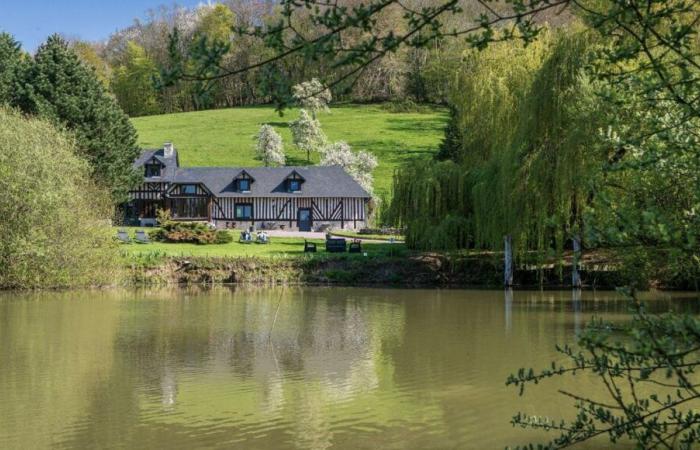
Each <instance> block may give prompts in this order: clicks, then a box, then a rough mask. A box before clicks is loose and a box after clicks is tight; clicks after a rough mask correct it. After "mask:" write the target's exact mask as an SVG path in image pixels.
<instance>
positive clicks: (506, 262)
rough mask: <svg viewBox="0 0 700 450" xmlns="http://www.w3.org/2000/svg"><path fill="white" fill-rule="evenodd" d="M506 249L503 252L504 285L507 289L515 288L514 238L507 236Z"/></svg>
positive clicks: (504, 239)
mask: <svg viewBox="0 0 700 450" xmlns="http://www.w3.org/2000/svg"><path fill="white" fill-rule="evenodd" d="M503 243H504V244H505V249H504V252H503V284H504V285H505V287H511V286H513V238H512V236H511V235H507V236H505V237H504V238H503Z"/></svg>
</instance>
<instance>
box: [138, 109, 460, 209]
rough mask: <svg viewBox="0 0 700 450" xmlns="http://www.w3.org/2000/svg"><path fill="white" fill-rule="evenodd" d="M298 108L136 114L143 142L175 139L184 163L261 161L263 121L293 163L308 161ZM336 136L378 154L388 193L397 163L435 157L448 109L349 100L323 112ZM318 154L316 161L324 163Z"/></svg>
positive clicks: (380, 185) (379, 175) (379, 185)
mask: <svg viewBox="0 0 700 450" xmlns="http://www.w3.org/2000/svg"><path fill="white" fill-rule="evenodd" d="M297 114H298V112H297V111H296V110H290V111H287V112H286V113H285V114H284V116H283V117H280V116H279V114H277V113H276V112H275V111H274V109H273V108H272V107H249V108H232V109H218V110H211V111H197V112H190V113H180V114H164V115H159V116H149V117H138V118H134V119H132V120H133V123H134V125H135V126H136V128H137V129H138V132H139V141H140V144H141V145H142V146H143V147H145V148H154V147H160V146H161V145H162V144H163V142H167V141H172V142H173V143H174V144H175V148H177V150H178V152H179V154H180V164H181V165H184V166H259V165H261V163H260V161H258V160H256V159H255V154H254V145H255V140H254V136H255V134H256V133H257V131H258V129H259V128H260V125H262V124H264V123H267V124H270V125H272V126H274V127H275V128H276V129H277V131H278V132H279V133H280V134H281V135H282V139H283V140H284V144H285V150H286V152H287V164H288V165H304V164H306V154H305V153H302V152H301V151H299V150H298V149H296V148H295V147H294V145H293V144H292V137H291V133H290V131H289V129H288V126H287V123H288V122H289V121H291V120H294V119H295V118H296V117H297ZM318 119H319V120H320V122H321V125H322V127H323V130H324V131H325V133H326V134H327V135H328V138H329V139H330V140H331V141H340V140H344V141H347V142H348V143H349V144H350V145H352V147H353V149H354V150H368V151H370V152H372V153H374V154H375V156H377V158H378V159H379V166H378V167H377V169H376V171H375V172H374V175H375V190H376V191H377V193H378V194H380V195H381V194H385V193H387V192H388V191H389V189H390V187H391V178H392V175H393V171H394V168H395V167H396V166H397V165H399V164H401V163H402V162H404V161H406V160H408V159H410V158H416V157H429V156H430V155H431V154H432V153H434V152H435V151H436V149H437V146H438V144H439V142H440V139H441V138H442V130H443V127H444V124H445V121H446V119H447V115H446V113H445V111H444V110H440V109H435V110H432V111H431V112H427V113H392V112H388V111H386V110H385V109H383V108H382V107H381V106H377V105H369V106H368V105H346V106H339V107H334V108H332V110H331V112H330V113H321V114H319V117H318ZM318 159H319V158H318V155H313V156H312V162H318Z"/></svg>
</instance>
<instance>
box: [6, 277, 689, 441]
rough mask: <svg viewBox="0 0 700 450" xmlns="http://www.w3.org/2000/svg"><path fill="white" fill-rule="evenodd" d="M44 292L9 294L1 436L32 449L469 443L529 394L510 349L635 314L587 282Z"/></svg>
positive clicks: (536, 348)
mask: <svg viewBox="0 0 700 450" xmlns="http://www.w3.org/2000/svg"><path fill="white" fill-rule="evenodd" d="M280 295H282V297H281V298H282V300H281V304H279V312H278V317H277V321H276V324H275V327H274V329H272V330H271V329H270V327H271V324H272V321H273V318H274V315H275V311H276V310H277V306H278V299H279V298H280ZM46 296H47V298H45V299H44V298H42V297H41V296H38V297H37V298H36V300H30V301H26V302H25V301H23V300H17V301H15V302H3V301H2V299H0V319H1V321H0V396H1V398H2V400H3V401H2V405H0V406H1V407H2V414H0V435H12V433H14V434H15V435H17V434H18V433H19V434H21V436H22V439H23V442H25V443H27V444H28V446H30V447H47V446H50V445H51V443H52V442H59V443H61V442H62V443H65V444H66V445H68V446H72V447H75V448H102V447H109V446H113V445H114V443H115V442H119V443H122V444H123V445H124V446H126V447H141V448H144V447H156V446H159V445H160V446H168V447H176V446H177V447H201V446H208V445H209V444H211V446H219V445H220V446H222V447H233V448H235V447H243V448H249V447H256V448H265V447H272V446H275V447H297V448H318V449H325V448H328V447H329V446H332V445H340V446H342V445H345V444H342V443H343V442H348V443H349V442H352V443H353V444H356V446H357V447H363V446H364V447H374V446H376V443H375V442H374V441H373V439H377V438H378V437H382V438H383V439H385V441H384V442H391V441H396V442H398V441H401V440H402V439H404V438H405V434H406V433H407V432H408V431H407V430H413V431H414V432H415V433H414V434H412V437H411V439H414V440H415V439H418V441H415V445H416V447H421V446H424V447H427V446H430V442H431V441H430V439H435V437H436V436H440V437H441V438H444V439H445V441H443V443H444V444H445V445H444V446H445V447H449V446H453V447H459V446H460V445H459V444H460V443H462V444H463V443H464V440H463V439H464V437H463V436H462V435H460V434H459V433H460V432H462V431H463V430H464V429H465V428H464V427H465V423H469V420H471V419H472V418H477V417H478V421H479V423H480V424H482V425H481V426H482V427H483V428H489V427H491V428H493V429H496V428H497V427H500V426H505V425H504V421H505V422H507V418H508V417H510V415H511V413H512V412H513V411H514V410H515V409H517V408H515V407H514V405H513V402H514V401H517V398H516V397H517V396H516V395H515V394H514V393H513V392H510V391H508V390H506V389H504V388H503V386H502V383H500V381H501V380H505V378H506V377H507V375H508V374H509V373H510V372H511V371H512V370H513V367H514V363H513V361H514V360H516V359H517V358H520V360H522V358H523V357H526V358H529V360H531V362H532V365H535V366H537V365H538V364H537V361H539V359H538V358H541V359H545V360H546V361H545V363H546V362H548V361H549V358H550V355H551V351H552V350H553V345H554V343H555V342H565V341H568V340H569V339H570V338H571V336H572V335H573V332H574V330H575V329H576V327H577V326H582V325H583V323H585V321H586V320H588V319H589V318H590V317H591V315H592V314H593V312H594V311H595V312H597V313H599V314H604V315H606V316H607V317H608V318H611V317H613V318H617V317H619V318H620V319H622V318H623V317H624V314H623V313H624V312H625V311H626V305H625V304H624V303H619V302H617V303H616V302H610V301H607V300H606V299H608V298H610V295H609V294H603V295H594V294H592V293H590V292H586V291H583V292H581V293H580V297H579V293H575V296H574V297H572V292H571V291H563V292H541V291H538V292H522V291H514V292H513V293H512V298H509V297H508V296H507V295H504V292H503V291H500V290H499V291H472V292H468V291H438V290H425V291H423V290H413V291H398V290H397V291H391V290H371V289H367V290H366V289H301V288H298V289H297V288H285V289H282V288H279V289H244V288H237V289H226V288H220V289H212V290H206V291H203V292H200V291H198V290H179V289H174V290H164V291H144V292H136V293H133V292H132V293H125V292H113V293H94V292H88V293H67V294H56V293H50V294H46ZM57 297H58V298H57ZM674 304H675V303H674ZM668 305H669V303H668V302H663V301H662V302H658V303H654V304H652V305H650V307H651V308H656V309H661V308H664V307H666V308H668ZM678 305H679V306H678V308H685V307H687V308H697V306H694V305H695V303H687V304H686V303H683V302H681V303H678ZM494 380H497V381H499V382H494ZM555 412H556V411H555ZM22 419H23V420H22ZM358 430H361V431H358ZM428 430H429V431H430V432H428ZM420 439H424V440H423V441H421V440H420ZM236 440H238V442H237V441H236ZM251 443H253V445H248V444H251ZM0 446H2V445H0ZM25 446H26V445H25ZM10 447H12V445H10Z"/></svg>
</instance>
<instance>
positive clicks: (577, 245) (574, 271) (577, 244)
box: [571, 235, 581, 289]
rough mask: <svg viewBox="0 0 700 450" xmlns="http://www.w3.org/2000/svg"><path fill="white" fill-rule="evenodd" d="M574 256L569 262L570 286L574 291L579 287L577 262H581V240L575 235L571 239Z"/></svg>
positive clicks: (579, 279)
mask: <svg viewBox="0 0 700 450" xmlns="http://www.w3.org/2000/svg"><path fill="white" fill-rule="evenodd" d="M572 240H573V244H574V255H573V259H572V261H571V286H572V287H573V288H574V289H578V288H580V287H581V274H580V273H579V271H578V269H579V261H580V260H581V238H580V237H579V236H578V235H575V236H574V237H573V238H572Z"/></svg>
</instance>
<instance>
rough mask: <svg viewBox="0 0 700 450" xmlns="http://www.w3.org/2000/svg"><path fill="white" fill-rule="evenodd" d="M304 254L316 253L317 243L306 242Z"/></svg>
mask: <svg viewBox="0 0 700 450" xmlns="http://www.w3.org/2000/svg"><path fill="white" fill-rule="evenodd" d="M304 253H316V243H314V242H308V241H304Z"/></svg>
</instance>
